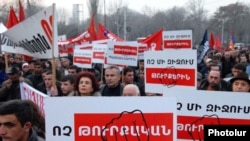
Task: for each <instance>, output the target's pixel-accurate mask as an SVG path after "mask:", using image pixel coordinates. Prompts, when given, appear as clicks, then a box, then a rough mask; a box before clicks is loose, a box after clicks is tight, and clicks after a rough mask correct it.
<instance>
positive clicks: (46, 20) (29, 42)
mask: <svg viewBox="0 0 250 141" xmlns="http://www.w3.org/2000/svg"><path fill="white" fill-rule="evenodd" d="M55 11H56V10H55V6H54V5H53V6H50V7H48V8H46V9H44V10H42V11H40V12H38V13H37V14H35V15H33V16H31V17H29V18H28V19H26V20H24V21H23V22H20V23H18V24H17V25H15V26H13V27H12V28H10V29H8V30H7V31H5V32H4V33H3V34H4V35H5V36H6V37H5V38H4V39H3V40H2V42H3V43H4V44H2V51H5V52H9V53H19V54H23V55H28V56H32V57H36V58H52V52H53V51H52V49H54V56H55V57H58V45H57V36H58V33H57V14H56V12H55ZM53 12H54V13H53ZM53 16H54V17H53ZM9 40H11V41H12V42H14V43H15V45H13V46H12V45H11V44H8V43H10V41H9Z"/></svg>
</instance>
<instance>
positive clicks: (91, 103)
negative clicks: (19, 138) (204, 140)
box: [45, 97, 176, 141]
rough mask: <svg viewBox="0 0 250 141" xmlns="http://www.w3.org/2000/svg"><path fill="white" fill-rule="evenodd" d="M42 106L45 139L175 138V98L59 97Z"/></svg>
mask: <svg viewBox="0 0 250 141" xmlns="http://www.w3.org/2000/svg"><path fill="white" fill-rule="evenodd" d="M45 105H46V107H45V112H46V117H45V118H46V140H49V141H83V140H84V141H85V140H86V141H103V140H106V141H135V140H136V141H137V140H140V141H176V98H175V97H172V98H167V97H60V98H53V99H52V98H50V99H46V100H45ZM65 105H67V106H65ZM149 105H150V106H149ZM62 107H65V108H63V110H62ZM55 111H56V114H55ZM58 119H60V120H58ZM155 119H157V120H155Z"/></svg>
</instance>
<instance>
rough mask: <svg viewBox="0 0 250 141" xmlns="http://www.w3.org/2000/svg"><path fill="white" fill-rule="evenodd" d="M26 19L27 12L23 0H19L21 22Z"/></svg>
mask: <svg viewBox="0 0 250 141" xmlns="http://www.w3.org/2000/svg"><path fill="white" fill-rule="evenodd" d="M24 19H25V12H24V8H23V5H22V2H21V0H19V22H21V21H23V20H24Z"/></svg>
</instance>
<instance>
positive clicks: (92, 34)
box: [88, 14, 98, 42]
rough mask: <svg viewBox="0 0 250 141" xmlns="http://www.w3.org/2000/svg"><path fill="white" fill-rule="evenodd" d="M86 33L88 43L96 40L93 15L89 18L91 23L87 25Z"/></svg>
mask: <svg viewBox="0 0 250 141" xmlns="http://www.w3.org/2000/svg"><path fill="white" fill-rule="evenodd" d="M88 32H89V35H90V40H89V41H90V42H91V41H95V40H97V39H98V38H97V32H96V26H95V15H94V14H93V15H92V17H91V21H90V24H89V28H88Z"/></svg>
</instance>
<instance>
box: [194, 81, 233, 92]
mask: <svg viewBox="0 0 250 141" xmlns="http://www.w3.org/2000/svg"><path fill="white" fill-rule="evenodd" d="M208 84H209V83H208V81H207V79H204V80H202V81H201V84H200V87H198V90H206V88H207V86H208ZM229 90H230V83H229V82H227V81H225V80H221V81H220V84H219V86H218V88H217V91H229Z"/></svg>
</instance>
